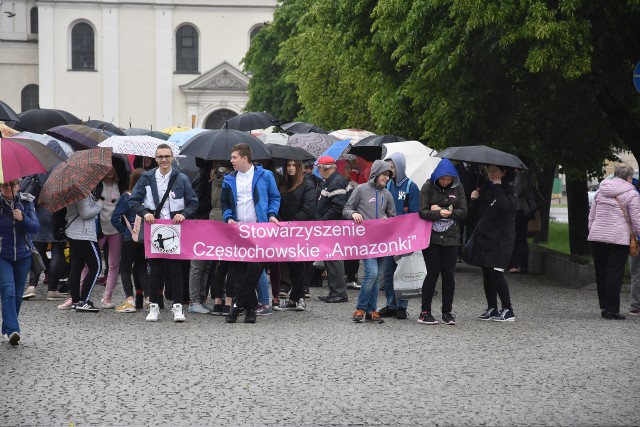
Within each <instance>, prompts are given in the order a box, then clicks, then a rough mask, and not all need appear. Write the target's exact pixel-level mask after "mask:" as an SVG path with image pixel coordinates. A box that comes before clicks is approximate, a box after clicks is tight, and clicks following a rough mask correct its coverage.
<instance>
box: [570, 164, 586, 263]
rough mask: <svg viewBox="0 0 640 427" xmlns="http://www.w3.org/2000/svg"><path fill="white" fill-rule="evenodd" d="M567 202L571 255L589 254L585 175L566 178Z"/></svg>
mask: <svg viewBox="0 0 640 427" xmlns="http://www.w3.org/2000/svg"><path fill="white" fill-rule="evenodd" d="M567 204H568V206H569V208H568V210H569V248H570V251H571V255H591V247H590V246H589V243H588V242H587V236H588V235H589V229H588V219H589V198H588V197H587V180H586V177H585V178H582V179H579V180H567Z"/></svg>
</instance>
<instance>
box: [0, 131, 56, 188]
mask: <svg viewBox="0 0 640 427" xmlns="http://www.w3.org/2000/svg"><path fill="white" fill-rule="evenodd" d="M61 161H62V159H61V158H60V157H59V156H58V155H57V154H56V153H55V152H54V151H53V150H52V149H50V148H49V147H46V146H44V145H42V144H41V143H39V142H38V141H33V140H31V139H24V138H2V139H0V182H9V181H11V180H13V179H18V178H22V177H23V176H27V175H33V174H36V173H45V172H48V171H50V170H51V169H53V168H54V167H55V166H56V165H57V164H58V163H60V162H61Z"/></svg>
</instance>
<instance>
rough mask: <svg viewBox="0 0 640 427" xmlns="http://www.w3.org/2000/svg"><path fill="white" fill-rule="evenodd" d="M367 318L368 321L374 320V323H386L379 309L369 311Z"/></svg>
mask: <svg viewBox="0 0 640 427" xmlns="http://www.w3.org/2000/svg"><path fill="white" fill-rule="evenodd" d="M365 320H366V321H367V322H373V323H384V319H383V318H382V317H381V316H380V313H378V312H377V311H372V312H371V313H367V315H366V316H365Z"/></svg>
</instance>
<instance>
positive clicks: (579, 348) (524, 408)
mask: <svg viewBox="0 0 640 427" xmlns="http://www.w3.org/2000/svg"><path fill="white" fill-rule="evenodd" d="M508 281H509V283H510V285H511V293H512V299H513V301H514V311H515V313H516V322H515V323H508V324H504V323H498V322H482V321H478V320H476V316H477V315H478V314H480V312H481V311H482V310H483V309H484V308H485V302H484V293H483V290H482V285H481V275H480V271H479V270H478V269H476V268H473V267H468V266H464V265H459V266H458V269H457V290H456V299H455V302H454V312H455V313H456V314H457V320H458V325H457V326H445V325H442V324H439V325H437V326H427V325H421V324H418V323H417V322H416V318H417V315H418V311H419V308H420V307H419V301H417V300H413V301H411V303H410V305H409V311H410V319H409V320H395V319H389V320H387V321H386V322H385V323H384V324H371V323H365V324H354V323H353V322H352V321H351V313H352V311H353V307H354V303H355V299H356V296H357V291H352V290H350V291H349V297H350V302H349V303H347V304H325V303H323V302H320V301H318V299H317V296H318V295H321V294H325V293H326V288H324V289H319V288H312V294H313V298H312V300H311V301H310V303H309V307H308V310H307V311H306V312H279V313H275V314H274V315H273V316H272V317H269V318H265V317H261V318H258V323H257V324H255V325H248V324H244V323H241V320H242V318H241V319H240V323H237V324H234V325H229V324H225V323H224V320H223V318H222V317H213V316H210V315H192V314H187V322H186V323H184V324H175V323H173V322H172V317H171V312H170V310H168V309H165V310H162V311H161V319H160V321H159V322H158V323H147V322H145V321H144V316H145V313H143V312H141V311H139V312H137V313H134V314H120V313H116V312H114V311H113V310H102V311H100V312H99V313H97V314H93V313H76V312H69V311H59V310H57V309H56V308H55V307H56V305H57V304H58V303H57V302H50V301H46V300H45V299H44V291H45V289H44V288H43V287H42V286H39V288H38V292H39V295H38V297H37V298H36V299H35V300H32V301H26V302H25V303H24V304H23V306H22V307H23V311H22V314H21V325H22V328H23V334H22V336H23V341H22V345H21V346H20V347H19V348H9V346H8V345H7V344H6V343H4V345H1V346H0V364H1V372H2V378H3V381H2V385H0V408H1V409H0V425H65V426H69V425H78V426H80V425H223V424H224V425H273V424H282V425H490V426H502V425H638V424H640V407H639V406H638V405H637V403H638V400H639V398H640V392H639V388H638V376H639V374H640V368H639V366H640V362H638V342H639V338H640V319H639V318H628V319H627V320H625V321H611V320H603V319H601V318H600V313H599V310H598V306H597V297H596V292H595V290H594V289H592V288H588V289H580V290H575V289H564V288H558V287H553V286H550V284H549V283H548V282H545V280H544V279H543V278H541V277H539V276H530V275H509V276H508ZM101 293H102V288H100V287H99V288H98V289H97V292H96V293H95V294H94V298H93V299H94V300H96V301H99V299H100V298H99V296H100V295H101ZM381 296H382V293H381ZM116 299H117V298H116ZM622 301H623V309H624V312H627V309H628V292H625V293H623V295H622ZM118 302H119V301H118ZM380 303H382V298H381V299H380ZM439 305H440V299H439V296H437V297H436V300H435V301H434V308H435V310H434V312H435V314H437V315H438V316H439V314H440V313H439V312H440V310H439Z"/></svg>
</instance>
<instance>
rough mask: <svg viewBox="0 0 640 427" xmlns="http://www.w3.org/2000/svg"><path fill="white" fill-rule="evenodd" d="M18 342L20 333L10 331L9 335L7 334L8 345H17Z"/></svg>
mask: <svg viewBox="0 0 640 427" xmlns="http://www.w3.org/2000/svg"><path fill="white" fill-rule="evenodd" d="M18 344H20V334H19V333H17V332H12V333H11V335H9V345H10V346H11V347H17V346H18Z"/></svg>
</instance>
